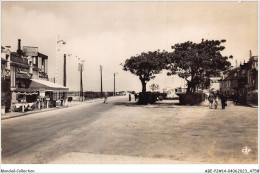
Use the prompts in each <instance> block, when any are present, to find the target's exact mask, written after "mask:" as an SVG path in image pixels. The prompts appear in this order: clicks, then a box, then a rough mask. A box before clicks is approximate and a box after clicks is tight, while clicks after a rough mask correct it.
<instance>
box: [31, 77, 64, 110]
mask: <svg viewBox="0 0 260 174" xmlns="http://www.w3.org/2000/svg"><path fill="white" fill-rule="evenodd" d="M30 88H32V89H36V90H38V91H39V101H40V105H41V106H40V108H50V107H59V106H66V104H67V95H66V94H67V92H68V91H69V88H66V87H64V86H61V85H58V84H55V83H52V82H50V81H45V80H40V79H31V84H30Z"/></svg>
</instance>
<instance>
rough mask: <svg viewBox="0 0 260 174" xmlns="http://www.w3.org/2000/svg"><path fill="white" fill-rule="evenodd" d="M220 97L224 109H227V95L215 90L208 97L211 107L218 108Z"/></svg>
mask: <svg viewBox="0 0 260 174" xmlns="http://www.w3.org/2000/svg"><path fill="white" fill-rule="evenodd" d="M218 98H220V101H221V106H222V109H225V107H226V106H227V97H226V95H225V94H215V93H214V92H211V93H210V94H209V97H208V100H209V109H212V108H215V109H217V108H218Z"/></svg>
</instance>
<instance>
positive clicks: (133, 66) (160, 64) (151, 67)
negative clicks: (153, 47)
mask: <svg viewBox="0 0 260 174" xmlns="http://www.w3.org/2000/svg"><path fill="white" fill-rule="evenodd" d="M166 57H167V52H166V51H162V52H161V51H160V50H158V51H153V52H151V51H149V52H147V53H144V52H143V53H141V54H140V55H136V56H132V57H131V58H129V59H127V60H126V61H125V63H124V65H123V70H125V71H130V72H131V73H132V74H134V75H136V76H138V77H139V79H140V81H141V83H142V92H146V83H147V82H148V81H150V80H151V79H154V78H155V75H156V74H159V73H160V72H161V71H162V70H163V69H164V68H165V60H166Z"/></svg>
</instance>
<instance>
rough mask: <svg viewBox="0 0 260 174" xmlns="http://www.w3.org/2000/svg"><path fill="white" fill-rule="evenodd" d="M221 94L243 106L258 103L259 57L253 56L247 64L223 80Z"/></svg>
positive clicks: (232, 71)
mask: <svg viewBox="0 0 260 174" xmlns="http://www.w3.org/2000/svg"><path fill="white" fill-rule="evenodd" d="M220 92H222V93H225V94H226V95H227V96H228V97H229V98H233V99H234V100H236V101H238V102H239V103H241V104H247V103H257V102H258V99H257V94H258V57H257V56H251V57H250V59H249V61H248V62H247V63H244V64H243V65H240V66H239V67H237V68H235V69H232V70H230V71H229V72H228V73H227V74H226V75H225V78H224V79H222V80H221V83H220Z"/></svg>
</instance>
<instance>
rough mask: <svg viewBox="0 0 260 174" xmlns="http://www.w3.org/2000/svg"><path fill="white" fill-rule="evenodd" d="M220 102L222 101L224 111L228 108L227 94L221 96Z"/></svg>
mask: <svg viewBox="0 0 260 174" xmlns="http://www.w3.org/2000/svg"><path fill="white" fill-rule="evenodd" d="M220 100H221V105H222V109H225V107H226V106H227V97H226V95H225V94H221V95H220Z"/></svg>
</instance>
